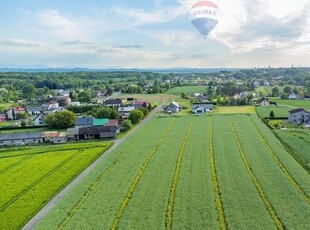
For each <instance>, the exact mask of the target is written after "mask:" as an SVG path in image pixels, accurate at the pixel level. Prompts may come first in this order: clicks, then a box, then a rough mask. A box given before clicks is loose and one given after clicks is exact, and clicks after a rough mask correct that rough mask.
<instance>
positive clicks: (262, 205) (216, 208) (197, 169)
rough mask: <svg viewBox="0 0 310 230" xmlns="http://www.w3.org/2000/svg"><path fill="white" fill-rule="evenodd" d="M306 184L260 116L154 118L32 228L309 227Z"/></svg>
mask: <svg viewBox="0 0 310 230" xmlns="http://www.w3.org/2000/svg"><path fill="white" fill-rule="evenodd" d="M309 180H310V176H309V174H308V173H307V172H306V171H305V170H304V169H303V168H302V167H301V166H300V165H299V164H298V163H297V162H296V161H295V160H294V159H293V158H292V156H291V155H290V154H289V153H288V152H286V150H285V149H284V147H283V146H282V144H281V143H280V142H279V140H278V139H277V138H276V137H275V136H274V134H273V133H272V132H271V131H270V130H269V129H268V128H267V127H266V126H265V125H264V124H263V123H261V121H259V119H258V118H257V116H256V115H255V114H253V115H242V114H233V115H212V116H207V115H204V116H180V117H161V118H151V119H150V120H148V121H146V123H144V124H143V126H142V127H141V128H140V129H138V130H136V131H135V132H134V133H132V135H130V136H129V137H128V138H127V139H126V140H124V141H123V142H122V143H121V145H119V146H118V147H117V148H116V149H115V150H113V152H112V153H111V154H109V155H108V156H107V157H106V158H105V160H104V161H102V162H101V163H100V164H99V165H98V166H97V167H96V168H95V169H94V170H92V171H91V172H90V173H89V174H88V175H87V176H86V177H85V178H84V179H83V180H82V181H81V182H80V183H79V184H78V185H77V186H75V187H74V188H73V189H72V190H71V191H69V192H68V193H67V194H66V196H65V197H64V198H63V199H61V200H60V201H59V202H58V203H57V205H56V206H55V207H54V208H53V209H52V210H51V211H50V212H49V213H48V214H47V215H46V216H45V217H44V218H43V219H42V220H41V221H40V222H38V223H37V225H36V226H35V229H310V219H309V216H310V198H309V195H310V184H309Z"/></svg>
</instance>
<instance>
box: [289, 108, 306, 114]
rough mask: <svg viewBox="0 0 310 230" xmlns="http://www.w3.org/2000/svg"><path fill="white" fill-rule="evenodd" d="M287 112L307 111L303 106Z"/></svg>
mask: <svg viewBox="0 0 310 230" xmlns="http://www.w3.org/2000/svg"><path fill="white" fill-rule="evenodd" d="M288 112H289V113H291V114H292V113H299V112H307V111H306V110H305V109H303V108H298V109H293V110H290V111H288Z"/></svg>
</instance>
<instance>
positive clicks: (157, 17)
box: [113, 6, 186, 27]
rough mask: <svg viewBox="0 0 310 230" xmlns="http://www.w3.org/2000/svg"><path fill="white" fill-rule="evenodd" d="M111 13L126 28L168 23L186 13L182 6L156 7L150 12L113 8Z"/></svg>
mask: <svg viewBox="0 0 310 230" xmlns="http://www.w3.org/2000/svg"><path fill="white" fill-rule="evenodd" d="M113 12H114V13H115V14H116V15H118V17H120V18H121V19H123V23H125V24H126V27H128V26H130V27H136V26H140V25H148V24H156V23H164V22H169V21H171V20H173V19H175V18H176V17H178V16H181V15H183V14H184V13H186V12H185V11H184V8H183V7H182V6H176V7H157V8H156V10H154V11H150V12H148V11H145V10H143V9H130V8H118V7H115V8H113Z"/></svg>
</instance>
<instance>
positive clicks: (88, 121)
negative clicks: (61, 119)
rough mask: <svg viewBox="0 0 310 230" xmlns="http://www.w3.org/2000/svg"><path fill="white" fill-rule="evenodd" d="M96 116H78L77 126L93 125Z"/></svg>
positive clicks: (75, 123)
mask: <svg viewBox="0 0 310 230" xmlns="http://www.w3.org/2000/svg"><path fill="white" fill-rule="evenodd" d="M93 121H94V118H93V117H92V116H89V117H77V118H76V119H75V122H74V125H75V126H81V125H82V126H83V125H93Z"/></svg>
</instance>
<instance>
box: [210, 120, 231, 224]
mask: <svg viewBox="0 0 310 230" xmlns="http://www.w3.org/2000/svg"><path fill="white" fill-rule="evenodd" d="M210 119H211V120H210V123H211V125H210V134H209V135H210V136H209V143H210V145H209V152H210V170H211V176H212V187H213V191H214V199H215V203H216V209H217V214H218V220H219V224H220V228H221V229H227V224H226V221H225V215H224V209H223V203H222V200H221V195H220V190H219V183H218V179H217V174H216V167H215V160H214V149H213V117H211V118H210Z"/></svg>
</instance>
